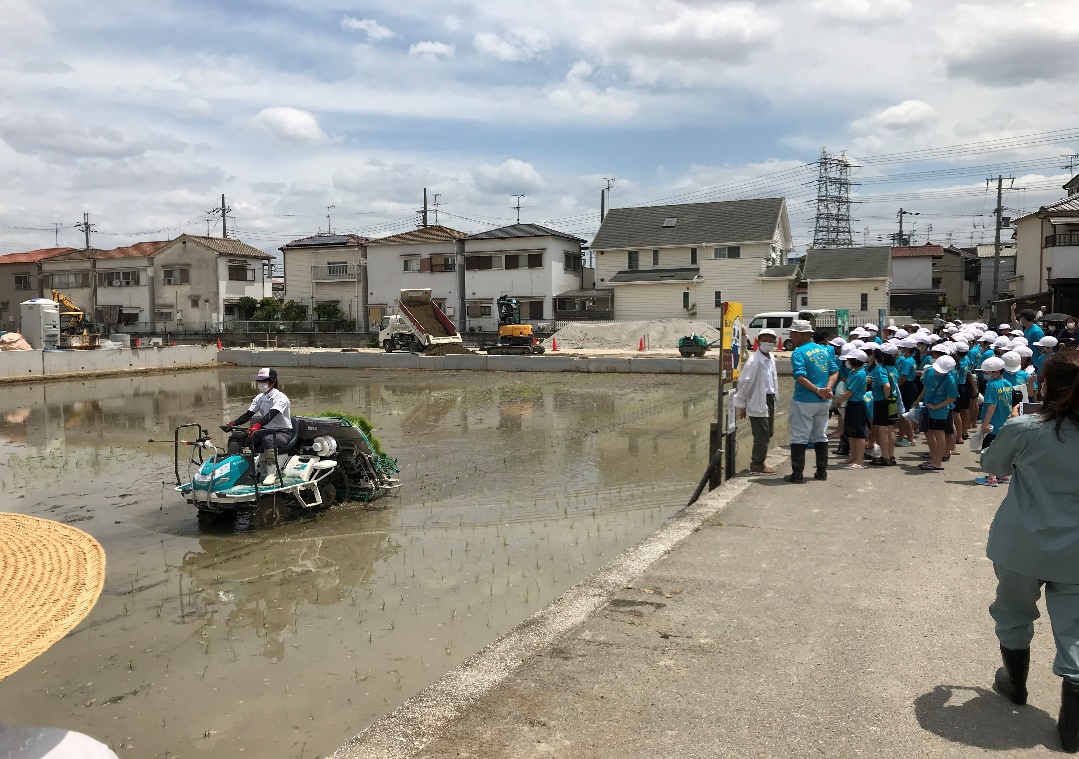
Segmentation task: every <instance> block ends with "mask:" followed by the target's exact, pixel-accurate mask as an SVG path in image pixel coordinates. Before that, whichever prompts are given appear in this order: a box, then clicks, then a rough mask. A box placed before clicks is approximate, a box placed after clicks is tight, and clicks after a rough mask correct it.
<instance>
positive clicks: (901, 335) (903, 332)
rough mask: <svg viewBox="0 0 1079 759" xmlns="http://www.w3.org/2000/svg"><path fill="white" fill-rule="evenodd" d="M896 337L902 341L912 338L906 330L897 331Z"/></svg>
mask: <svg viewBox="0 0 1079 759" xmlns="http://www.w3.org/2000/svg"><path fill="white" fill-rule="evenodd" d="M895 336H896V337H898V338H899V339H900V340H902V339H903V338H905V337H910V333H909V332H907V331H906V330H905V329H897V330H896V331H895Z"/></svg>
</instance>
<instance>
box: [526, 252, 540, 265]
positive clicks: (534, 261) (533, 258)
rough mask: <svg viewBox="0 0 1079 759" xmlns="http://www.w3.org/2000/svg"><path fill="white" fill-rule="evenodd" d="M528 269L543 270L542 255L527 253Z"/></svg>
mask: <svg viewBox="0 0 1079 759" xmlns="http://www.w3.org/2000/svg"><path fill="white" fill-rule="evenodd" d="M528 268H529V269H542V268H543V254H542V253H529V254H528Z"/></svg>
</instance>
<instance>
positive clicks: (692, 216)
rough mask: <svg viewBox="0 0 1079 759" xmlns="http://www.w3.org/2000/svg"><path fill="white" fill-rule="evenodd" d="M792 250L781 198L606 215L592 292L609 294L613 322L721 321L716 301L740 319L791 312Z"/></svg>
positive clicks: (613, 211)
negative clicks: (736, 309)
mask: <svg viewBox="0 0 1079 759" xmlns="http://www.w3.org/2000/svg"><path fill="white" fill-rule="evenodd" d="M792 249H793V242H792V240H791V231H790V221H789V219H788V217H787V204H786V201H785V200H784V199H783V198H759V199H752V200H731V201H720V202H714V203H684V204H679V205H667V206H642V207H636V208H612V209H611V210H610V211H608V212H607V215H606V217H605V218H604V220H603V223H602V225H601V226H600V229H599V232H597V233H596V237H595V240H593V242H592V251H593V253H594V255H595V260H596V282H595V286H596V288H597V289H606V290H609V291H613V300H614V309H613V313H614V318H615V319H616V320H619V321H623V320H636V319H658V318H677V317H682V318H687V317H696V318H704V319H709V320H718V319H721V318H722V310H721V309H722V303H723V301H732V302H740V303H742V306H743V309H744V311H745V313H746V314H747V315H752V314H754V313H760V312H762V311H786V310H788V309H789V308H790V285H791V275H792V274H793V272H790V271H787V270H786V269H784V270H782V273H783V276H781V277H770V276H767V275H766V272H767V270H768V269H769V268H770V267H773V266H786V265H787V255H788V254H789V253H790V251H791V250H792Z"/></svg>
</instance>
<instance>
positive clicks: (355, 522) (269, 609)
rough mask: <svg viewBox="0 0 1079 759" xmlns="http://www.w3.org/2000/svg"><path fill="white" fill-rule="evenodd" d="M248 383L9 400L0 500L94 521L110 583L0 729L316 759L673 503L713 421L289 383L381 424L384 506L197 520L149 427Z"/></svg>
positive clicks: (639, 381) (467, 378)
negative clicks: (54, 730) (41, 728)
mask: <svg viewBox="0 0 1079 759" xmlns="http://www.w3.org/2000/svg"><path fill="white" fill-rule="evenodd" d="M250 373H251V370H248V369H244V370H239V369H231V370H220V371H216V372H198V373H186V374H181V375H178V376H175V377H145V378H137V379H135V378H124V379H110V380H98V381H92V382H89V381H88V382H73V383H53V384H43V385H20V386H17V387H7V388H5V389H4V393H3V394H2V395H0V439H2V440H3V441H4V442H3V445H2V446H0V464H2V466H0V505H2V507H3V508H4V509H7V510H14V511H19V512H23V513H28V514H37V515H41V516H46V517H49V518H53V519H57V520H61V521H65V522H69V523H73V524H76V525H78V526H79V527H80V528H82V529H85V530H87V531H88V532H90V533H91V534H93V535H94V536H95V537H97V538H98V539H99V540H100V541H101V542H102V544H103V545H104V546H105V549H106V552H107V556H108V577H107V580H106V585H105V590H104V592H103V594H102V596H101V599H100V600H99V602H98V604H97V606H96V607H95V609H94V611H93V612H92V613H91V615H90V616H89V617H88V618H87V620H86V621H84V622H83V623H82V624H81V625H80V626H79V627H78V628H76V630H75V631H73V632H72V633H71V634H70V635H69V636H67V637H66V638H65V639H64V640H62V641H61V642H60V643H58V644H57V645H55V646H54V647H53V648H52V649H50V650H49V651H48V652H46V653H45V654H43V655H42V656H40V657H39V658H37V659H36V660H34V661H33V662H32V663H31V664H29V665H28V666H27V667H25V668H24V669H23V670H21V671H19V672H17V673H16V674H14V675H12V676H10V677H8V678H6V679H5V680H3V681H0V721H6V722H11V723H16V724H25V725H49V726H62V727H67V728H71V729H75V730H79V731H82V732H86V733H89V734H91V735H93V736H95V737H97V738H98V739H99V740H102V741H104V742H106V743H108V744H109V745H110V746H111V747H112V748H113V749H114V750H115V751H116V752H117V753H118V754H119V755H120V756H121V757H124V758H125V759H126V758H127V757H181V756H182V757H190V756H205V757H235V756H238V755H239V756H249V755H255V756H292V757H299V756H302V757H317V756H324V755H326V754H328V753H330V752H332V751H333V750H334V749H335V748H336V747H337V746H339V745H340V744H341V743H343V742H344V741H345V740H347V739H348V738H349V737H351V736H352V735H354V734H356V733H357V732H359V731H360V730H362V729H363V728H364V727H366V726H367V725H369V724H371V723H372V722H373V721H374V720H375V719H377V718H378V717H379V716H381V715H382V714H385V713H386V712H387V711H389V710H390V709H392V708H393V707H395V706H396V705H397V704H399V703H400V702H401V701H403V700H404V699H406V698H408V697H409V696H410V695H412V694H413V693H415V692H416V691H417V690H419V689H420V688H422V687H423V686H424V685H426V684H428V683H430V682H432V681H433V680H435V679H437V678H438V677H439V676H441V675H442V674H443V673H445V672H446V671H447V670H448V669H450V668H452V667H453V666H455V665H457V664H459V663H460V662H462V661H463V660H464V659H466V658H467V657H468V656H470V655H471V654H472V653H474V652H475V651H477V650H478V649H479V648H481V647H483V646H484V645H486V644H487V643H489V642H491V641H493V640H494V639H496V638H497V637H498V636H499V635H500V634H502V633H503V632H505V631H506V630H508V629H509V628H510V627H512V626H513V625H515V624H516V623H518V622H520V621H521V620H522V619H524V618H525V617H526V616H528V615H529V614H531V613H532V612H534V611H536V610H537V609H539V608H541V607H542V606H543V605H545V604H546V603H548V602H549V601H551V600H552V599H553V598H554V597H555V596H557V595H558V594H559V593H560V592H562V591H563V590H565V589H566V588H567V587H569V586H570V585H572V584H573V583H575V582H577V581H579V580H581V579H582V578H584V577H586V576H587V575H588V574H590V573H591V572H593V571H594V570H595V569H596V568H598V567H599V566H601V565H602V564H604V563H605V562H607V561H609V560H610V559H611V558H612V557H613V556H615V555H616V554H617V553H618V552H619V551H620V550H622V549H623V548H625V547H627V546H629V545H631V544H633V543H634V542H636V541H637V540H639V539H640V538H642V537H644V536H645V535H647V534H648V533H650V532H651V531H653V530H654V529H656V527H657V526H658V525H659V524H660V523H661V522H662V521H663V520H664V519H665V518H667V517H668V516H670V515H671V514H673V513H674V512H675V511H676V510H677V509H679V508H680V507H681V506H682V505H684V503H685V501H686V498H687V497H688V495H689V493H690V492H691V491H692V489H693V487H694V485H695V484H696V480H697V478H698V477H699V476H700V473H701V471H702V468H703V464H704V462H705V460H706V457H707V452H708V442H707V441H708V424H709V422H710V421H711V419H712V416H713V415H714V413H715V389H714V386H713V381H712V380H711V379H710V378H707V377H662V376H650V375H633V376H624V375H623V376H614V375H607V376H593V375H579V374H575V375H554V376H551V375H536V374H532V375H523V374H501V373H490V374H487V373H461V374H457V373H426V372H424V373H393V372H370V373H365V374H361V373H357V372H350V371H344V370H328V371H321V372H318V373H317V374H314V373H308V374H302V373H294V374H284V375H283V377H282V380H283V389H284V390H285V391H286V393H288V395H289V396H290V397H291V399H292V405H293V412H294V413H297V414H299V413H303V412H309V413H313V412H318V411H322V410H326V409H343V410H347V411H352V412H358V413H362V414H364V415H366V416H368V417H369V418H370V419H372V420H373V421H374V422H375V424H376V426H377V431H376V434H377V435H378V436H379V437H380V438H381V440H382V442H383V445H384V446H385V448H386V450H387V451H389V452H390V453H391V454H392V455H394V456H397V457H398V459H399V462H400V465H401V469H402V475H401V477H402V480H403V482H404V483H405V486H404V488H403V489H402V492H401V495H400V497H398V498H395V499H392V500H389V501H384V502H380V503H378V504H376V505H375V506H363V505H360V504H345V505H339V506H336V507H334V508H333V509H332V510H330V511H328V512H325V513H322V514H319V515H317V516H314V515H306V516H305V515H300V516H298V517H296V518H294V519H292V520H291V521H289V522H287V523H285V524H283V525H281V526H279V527H277V528H274V529H272V530H266V531H261V532H256V531H252V530H250V529H249V526H248V525H247V524H246V522H245V521H244V520H240V521H239V522H238V523H237V524H236V525H235V526H233V527H231V528H228V529H219V530H217V531H207V530H200V528H199V527H198V526H197V523H196V520H195V514H194V512H193V509H192V507H190V506H187V505H186V504H184V503H183V501H182V500H180V499H179V498H177V497H176V495H175V493H174V492H173V491H172V486H173V485H174V484H175V483H174V482H172V481H171V480H172V458H171V446H162V445H154V444H150V443H148V442H147V440H148V439H149V438H152V437H153V438H163V437H169V436H171V431H172V428H173V427H174V426H175V425H176V424H179V423H181V422H187V421H197V422H201V423H202V424H203V425H205V426H207V427H214V428H216V425H217V424H219V423H220V422H222V421H224V420H227V419H231V418H234V417H235V416H237V415H238V414H239V413H240V412H241V411H242V410H243V409H244V408H246V405H247V403H248V402H249V400H250V397H251V395H252V394H253V388H252V385H251V383H250V381H249V379H250ZM747 429H748V426H747ZM222 437H223V435H222ZM782 437H783V433H780V434H778V435H777V440H781V439H782ZM747 456H748V444H743V445H742V447H741V455H740V456H739V458H740V459H742V460H743V461H744V460H745V459H746V458H747ZM377 507H385V508H377Z"/></svg>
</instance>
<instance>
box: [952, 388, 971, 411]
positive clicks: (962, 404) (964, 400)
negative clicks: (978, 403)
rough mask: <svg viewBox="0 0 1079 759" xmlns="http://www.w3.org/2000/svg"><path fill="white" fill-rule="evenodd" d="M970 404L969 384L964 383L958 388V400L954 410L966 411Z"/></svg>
mask: <svg viewBox="0 0 1079 759" xmlns="http://www.w3.org/2000/svg"><path fill="white" fill-rule="evenodd" d="M970 402H971V397H970V383H969V382H964V383H963V384H962V385H961V386H960V387H959V398H958V399H957V400H956V402H955V410H956V411H966V410H967V409H968V408H970Z"/></svg>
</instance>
